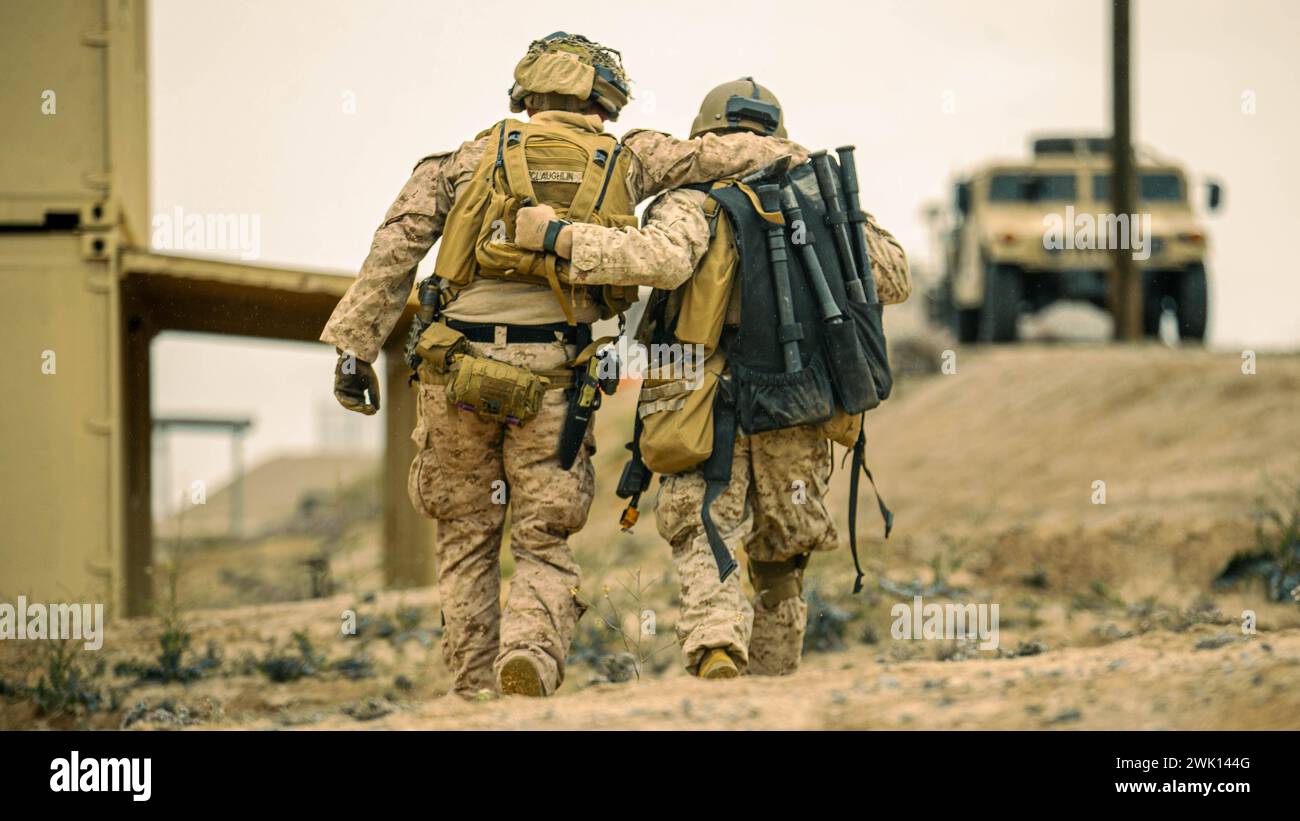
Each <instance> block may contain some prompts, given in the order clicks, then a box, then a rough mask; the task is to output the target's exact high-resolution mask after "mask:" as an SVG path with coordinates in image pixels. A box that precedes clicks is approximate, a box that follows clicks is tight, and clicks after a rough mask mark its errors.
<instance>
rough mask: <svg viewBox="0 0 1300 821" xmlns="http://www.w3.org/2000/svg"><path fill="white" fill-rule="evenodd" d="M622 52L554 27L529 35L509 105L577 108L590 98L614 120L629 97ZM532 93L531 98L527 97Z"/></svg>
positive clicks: (512, 107)
mask: <svg viewBox="0 0 1300 821" xmlns="http://www.w3.org/2000/svg"><path fill="white" fill-rule="evenodd" d="M628 84H629V80H628V77H627V74H626V73H625V72H624V71H623V57H622V55H621V54H619V53H618V52H617V51H615V50H614V49H612V48H606V47H605V46H602V45H600V44H599V43H596V42H593V41H591V40H588V39H587V38H586V37H583V36H582V35H581V34H569V33H567V32H563V31H557V32H555V33H554V34H551V35H548V36H546V37H543V38H542V39H540V40H534V41H533V42H532V43H530V44H529V45H528V53H527V54H525V55H524V58H523V59H522V60H520V61H519V64H518V65H516V66H515V83H514V85H512V86H511V87H510V110H511V111H514V112H516V113H517V112H520V111H523V110H524V109H525V108H529V107H531V108H534V109H559V110H561V111H582V110H584V109H586V108H587V106H589V105H591V104H592V103H595V104H596V105H599V106H600V107H601V108H603V109H605V111H607V112H609V119H611V120H617V119H618V112H619V111H620V110H622V108H623V106H625V105H627V101H628V100H629V99H630V98H631V95H630V94H629V93H628ZM530 98H531V99H530Z"/></svg>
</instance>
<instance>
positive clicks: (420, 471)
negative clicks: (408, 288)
mask: <svg viewBox="0 0 1300 821" xmlns="http://www.w3.org/2000/svg"><path fill="white" fill-rule="evenodd" d="M473 348H474V349H475V352H476V353H477V354H479V355H480V356H489V357H491V358H493V359H496V360H499V361H502V362H509V363H511V364H514V365H525V366H527V367H529V368H532V369H534V370H551V369H557V368H560V367H562V366H563V364H564V362H565V361H566V360H567V359H568V358H569V357H571V356H572V355H573V354H572V348H571V347H570V348H569V349H567V350H566V348H565V346H563V345H561V344H559V343H558V342H557V343H553V344H547V343H540V344H513V345H504V344H503V345H481V344H474V345H473ZM419 392H420V398H419V400H420V401H419V424H418V425H417V426H416V428H415V431H414V433H413V434H412V438H413V439H414V440H415V443H416V445H417V446H418V447H419V452H418V453H417V454H416V456H415V460H414V462H412V464H411V472H410V476H409V480H408V483H407V490H408V492H409V495H410V497H411V502H412V504H414V505H415V507H416V509H417V510H418V511H419V512H421V513H422V514H424V515H425V516H429V517H431V518H433V519H436V520H437V522H438V526H437V531H438V532H437V545H436V552H435V561H436V565H437V571H438V591H439V594H440V598H441V600H442V613H443V622H444V630H443V644H442V651H443V657H444V658H445V659H446V662H447V667H448V669H449V670H450V671H451V673H452V676H453V679H454V681H453V685H452V687H453V690H454V691H455V692H457V693H460V694H462V695H467V694H470V693H474V692H476V691H478V690H481V689H484V688H486V689H489V690H491V689H495V687H496V671H497V670H499V669H500V667H501V666H502V665H503V664H504V663H505V662H506V661H507V660H508V659H509V658H511V657H513V656H515V655H516V654H519V653H523V654H527V656H528V657H529V658H530V659H531V660H532V661H533V662H535V663H536V664H537V665H538V667H539V669H540V670H541V671H542V683H543V687H544V688H545V690H546V692H547V693H551V692H554V691H555V689H556V688H557V687H559V686H560V683H561V682H562V681H563V679H564V658H565V655H566V654H567V653H568V649H569V643H570V641H571V640H572V638H573V631H574V626H575V624H576V623H577V620H578V617H579V615H580V612H579V609H578V604H577V602H576V601H575V599H574V596H573V591H574V590H576V589H577V587H578V563H577V562H576V561H575V560H574V557H573V553H572V551H571V550H570V548H569V545H568V541H567V540H568V536H569V534H571V533H574V532H576V531H577V530H579V529H581V528H582V526H583V525H584V524H586V521H587V511H588V509H589V508H590V507H591V499H592V493H593V489H594V483H595V474H594V471H593V469H592V466H591V454H592V452H594V450H595V440H594V439H593V437H592V434H591V432H590V431H589V432H588V434H587V440H586V443H585V445H584V447H583V448H581V449H580V451H579V454H578V458H577V460H576V461H575V462H574V465H573V467H572V468H571V469H569V470H567V471H566V470H562V469H561V468H560V465H559V462H558V461H557V460H556V453H557V451H558V449H559V442H560V429H561V426H562V425H563V423H564V417H565V414H566V412H567V408H568V403H567V400H566V398H565V396H566V392H565V391H563V390H549V391H546V393H545V398H544V399H543V401H542V408H541V411H540V412H539V413H538V414H537V416H535V417H533V418H532V419H531V420H529V421H528V422H527V423H525V424H524V425H522V426H515V425H507V424H501V423H497V422H492V421H485V420H483V419H480V418H479V417H478V416H477V415H476V414H475V413H474V412H473V411H468V410H463V409H460V408H457V407H456V406H455V405H452V404H450V403H449V402H448V401H447V399H446V396H445V393H444V388H443V386H441V385H425V384H423V383H421V384H420V385H419ZM507 503H508V504H509V510H510V552H511V555H512V556H513V557H514V560H515V575H514V578H513V580H512V581H511V583H510V590H509V594H508V595H507V597H506V602H505V607H504V611H503V608H502V606H501V568H500V556H501V542H502V535H503V529H504V526H505V521H506V509H507Z"/></svg>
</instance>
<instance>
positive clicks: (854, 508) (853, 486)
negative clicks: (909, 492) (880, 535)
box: [849, 423, 894, 593]
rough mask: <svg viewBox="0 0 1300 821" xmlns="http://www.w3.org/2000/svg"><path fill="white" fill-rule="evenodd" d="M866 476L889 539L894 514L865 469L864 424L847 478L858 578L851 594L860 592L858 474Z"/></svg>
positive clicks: (851, 549)
mask: <svg viewBox="0 0 1300 821" xmlns="http://www.w3.org/2000/svg"><path fill="white" fill-rule="evenodd" d="M859 471H861V472H862V473H865V474H867V481H869V482H871V490H872V492H873V493H875V494H876V505H877V506H878V507H879V508H880V518H882V519H884V520H885V538H886V539H888V538H889V531H891V530H893V529H894V514H893V512H892V511H890V509H889V508H888V507H886V506H885V500H884V499H881V498H880V490H879V489H878V488H877V487H876V477H874V476H872V475H871V468H869V467H867V431H866V426H865V423H864V425H863V427H862V428H859V429H858V441H857V442H855V443H854V444H853V473H852V474H851V475H850V476H849V552H851V553H852V554H853V569H854V570H856V571H857V574H858V577H857V578H856V579H854V580H853V592H854V593H859V592H861V591H862V577H863V573H862V564H861V563H860V562H859V561H858V473H859Z"/></svg>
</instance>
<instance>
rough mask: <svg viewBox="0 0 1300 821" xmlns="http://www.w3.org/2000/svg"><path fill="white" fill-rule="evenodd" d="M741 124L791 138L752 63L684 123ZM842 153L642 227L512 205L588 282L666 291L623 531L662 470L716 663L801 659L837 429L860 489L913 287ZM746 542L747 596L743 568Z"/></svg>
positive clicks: (699, 619) (527, 239)
mask: <svg viewBox="0 0 1300 821" xmlns="http://www.w3.org/2000/svg"><path fill="white" fill-rule="evenodd" d="M746 132H750V133H755V134H759V135H762V137H763V139H765V140H773V141H775V140H779V139H782V138H784V137H785V127H784V118H783V114H782V111H781V107H780V104H779V102H778V101H777V100H776V98H775V97H774V96H773V95H772V93H771V92H770V91H768V90H767V89H766V88H764V87H763V86H760V85H758V84H757V83H755V82H754V81H753V80H752V79H751V78H744V79H742V80H738V81H735V82H731V83H724V84H723V85H721V86H718V87H717V88H715V89H713V90H712V91H711V92H709V94H708V95H707V96H706V97H705V99H704V102H703V104H702V105H701V108H700V112H699V115H698V116H697V117H696V119H695V123H694V125H693V126H692V129H691V136H692V137H698V136H701V135H704V134H739V133H746ZM837 153H838V155H839V157H838V161H837V160H836V159H834V158H831V157H830V156H828V155H826V154H825V153H821V152H819V153H818V154H815V155H813V159H812V160H811V161H809V162H806V163H804V162H800V161H799V158H798V157H785V158H782V160H781V161H778V162H777V163H774V164H773V165H772V166H769V167H768V168H766V169H764V170H763V171H761V172H759V173H756V174H753V175H751V176H748V177H745V176H742V175H739V174H738V175H731V176H727V177H721V178H718V179H716V180H713V181H711V182H709V183H707V184H702V185H690V186H685V187H682V188H679V189H678V190H675V191H670V192H667V193H665V194H663V195H661V196H660V197H659V198H658V199H657V200H655V202H654V203H653V204H652V205H651V206H650V208H649V209H648V210H647V212H646V218H645V222H644V226H643V227H642V228H641V229H640V231H633V230H631V229H627V228H609V227H600V226H595V225H572V226H565V225H563V224H562V223H561V222H560V221H559V220H556V219H555V217H554V216H553V215H552V214H550V213H549V209H547V208H545V207H538V208H526V209H522V210H521V211H520V212H519V215H518V219H519V239H518V241H519V242H520V243H521V244H524V243H527V244H530V245H532V246H534V247H541V244H540V241H539V239H538V237H542V236H545V235H550V234H554V235H555V236H556V237H557V240H558V241H557V242H556V243H554V245H555V247H556V248H557V249H558V251H559V252H560V253H561V254H565V255H567V256H569V257H570V258H571V259H572V260H573V261H574V262H575V264H579V263H581V265H582V267H583V268H584V269H585V268H589V269H590V270H589V272H586V273H583V274H582V281H584V282H587V283H599V282H607V281H612V279H611V278H612V277H615V276H616V277H617V279H618V281H619V282H628V281H631V280H630V279H629V277H630V276H631V275H633V274H635V275H638V276H640V277H641V279H640V280H637V281H639V282H640V283H641V284H650V285H654V286H655V287H656V289H657V290H656V291H655V292H654V293H653V295H652V297H651V299H650V302H649V303H648V305H647V307H646V310H645V313H644V314H643V316H642V320H641V323H640V326H639V328H638V330H637V340H638V341H639V342H641V343H642V344H644V345H647V346H649V347H650V351H651V354H652V356H651V362H652V367H651V369H650V371H649V372H648V373H647V374H646V378H645V380H644V382H643V384H642V389H641V395H640V397H639V403H638V414H637V420H636V423H635V424H636V430H635V434H634V440H633V442H632V444H631V445H630V447H631V449H632V452H633V458H632V460H631V461H630V462H629V465H628V468H627V469H625V471H624V476H623V480H622V481H621V482H620V488H619V493H620V495H621V496H625V497H630V498H631V500H632V501H631V503H630V504H629V506H628V510H627V511H626V512H625V514H624V526H625V527H627V526H630V525H631V524H632V523H633V522H635V518H636V504H637V501H638V500H639V497H640V495H641V493H642V492H643V491H645V490H646V489H647V488H648V486H649V479H650V474H651V473H659V474H661V475H663V481H662V483H661V486H660V489H659V494H658V497H657V500H656V506H655V513H656V520H657V523H658V527H659V532H660V534H661V535H663V537H664V538H665V539H667V540H668V541H669V543H670V544H671V545H672V552H673V564H674V567H675V569H676V571H677V574H678V577H679V579H680V581H681V583H682V592H681V598H682V613H681V618H680V620H679V623H678V634H679V635H680V636H681V637H682V645H683V651H684V655H685V663H686V667H687V669H688V670H689V671H690V672H692V673H694V674H696V675H699V676H701V677H704V678H716V677H729V676H735V675H737V674H738V673H740V672H744V671H746V669H748V671H749V672H753V673H760V674H769V675H775V674H784V673H790V672H793V671H794V670H795V669H796V668H797V667H798V664H799V659H800V654H801V651H802V644H803V634H804V629H805V625H806V623H807V604H806V603H805V601H804V599H803V572H804V568H805V567H806V566H807V564H808V560H809V558H810V557H811V555H812V554H813V553H814V552H815V551H819V550H830V549H833V548H835V547H836V546H837V544H838V536H837V535H836V530H835V525H834V521H833V518H832V517H831V515H830V513H829V512H828V511H827V509H826V505H825V499H824V497H825V493H826V489H827V484H828V481H829V478H830V473H831V465H832V463H831V458H832V447H831V442H839V443H840V444H842V445H845V446H848V447H851V448H853V455H854V459H853V461H854V473H853V479H852V480H851V485H852V490H853V498H854V500H855V501H856V496H857V490H858V476H859V473H858V471H859V470H861V471H863V472H866V466H865V462H864V445H865V438H864V435H863V432H862V414H863V413H864V412H865V411H867V410H870V409H871V408H873V407H875V406H876V405H877V404H879V402H880V401H882V400H883V399H885V398H886V397H887V396H888V395H889V391H890V386H891V380H890V374H889V364H888V359H887V357H886V354H885V347H884V333H883V330H882V326H881V306H882V303H896V302H901V301H903V300H904V299H906V298H907V296H908V295H909V294H910V292H911V279H910V275H909V273H908V268H907V260H906V258H905V256H904V254H903V251H902V248H901V247H900V246H899V245H898V243H897V242H896V241H895V240H894V239H893V237H892V236H890V235H889V234H888V233H887V232H886V231H884V229H882V228H880V226H879V225H877V224H876V222H875V220H874V219H873V218H872V217H870V216H869V215H867V214H865V213H863V212H862V211H861V209H860V207H859V205H858V190H857V189H858V186H857V179H856V171H855V168H854V164H853V151H852V149H851V148H844V149H840V150H838V152H837ZM597 262H598V263H599V265H597V264H596V263H597ZM688 272H689V273H688ZM685 276H689V280H688V281H686V283H685V284H684V285H681V286H680V287H677V286H676V285H675V284H674V283H675V282H678V281H681V280H682V279H684V278H685ZM664 349H667V350H668V351H669V352H670V353H671V357H670V358H669V359H668V361H663V360H660V361H658V362H655V359H654V352H655V351H656V350H661V351H662V350H664ZM695 351H702V352H703V361H702V362H700V361H696V358H697V357H696V355H695V354H694V353H693V352H695ZM867 475H868V476H870V474H869V473H867ZM877 500H878V501H879V499H878V497H877ZM855 501H854V502H852V503H851V509H850V520H849V529H850V542H851V545H852V546H853V548H854V551H853V552H854V562H855V566H856V565H857V551H856V535H857V534H856V523H855V516H854V514H855V513H856V509H855V508H856V504H855ZM880 509H881V513H882V515H883V516H885V519H886V535H887V534H888V527H889V522H890V518H891V516H890V514H889V512H888V510H887V509H886V508H885V506H884V504H883V503H880ZM741 547H743V548H744V550H745V552H746V553H747V555H748V575H749V579H750V583H751V586H752V587H753V589H754V598H753V602H752V604H751V602H750V601H749V600H748V599H747V598H746V597H745V595H744V594H743V592H742V590H741V584H740V581H739V579H738V577H737V575H736V574H734V573H733V572H732V571H733V570H734V568H735V567H736V562H735V558H734V556H735V555H736V554H738V553H739V549H740V548H741ZM861 578H862V573H861V570H860V568H859V571H858V582H857V585H856V586H855V587H857V586H860V584H861Z"/></svg>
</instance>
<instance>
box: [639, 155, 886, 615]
mask: <svg viewBox="0 0 1300 821" xmlns="http://www.w3.org/2000/svg"><path fill="white" fill-rule="evenodd" d="M772 182H774V183H776V184H777V185H780V186H782V187H784V188H785V189H786V190H787V191H788V192H789V194H792V195H793V203H789V202H787V203H786V205H785V207H784V208H783V207H781V205H779V204H778V202H777V201H776V200H774V197H775V194H774V191H775V190H777V189H769V190H767V191H762V193H761V194H760V191H761V189H760V188H759V186H754V187H751V186H749V185H745V184H743V183H740V182H737V181H731V180H728V181H722V182H717V183H713V184H712V185H710V186H706V187H701V188H700V189H699V190H705V189H707V191H708V199H707V200H706V201H705V212H706V214H708V215H709V216H710V222H711V225H712V237H711V240H710V245H709V249H708V251H707V252H706V253H705V255H704V257H703V259H702V260H701V262H700V264H699V265H698V266H697V268H696V272H695V275H694V276H693V277H692V279H691V281H690V282H688V283H687V284H686V285H684V286H682V287H681V288H679V289H678V290H676V291H673V292H658V291H657V292H655V294H654V296H653V297H652V301H651V302H650V304H649V305H648V306H647V315H648V317H649V318H648V321H647V324H646V325H643V328H645V327H649V328H651V329H652V330H651V331H650V332H649V333H646V334H642V335H640V336H641V341H642V342H652V343H653V342H659V343H663V342H680V343H690V344H703V345H705V346H706V347H707V348H708V349H709V350H713V348H714V347H716V349H717V353H715V354H713V356H712V357H711V358H713V359H717V358H722V357H725V361H726V367H727V370H728V371H729V373H728V374H727V375H725V376H719V377H717V378H716V380H714V379H710V377H711V376H712V372H713V371H717V370H720V368H716V367H715V368H713V369H706V372H705V381H704V383H703V385H702V387H701V386H696V388H697V389H702V390H704V391H708V392H709V394H711V395H701V396H694V397H693V396H691V395H689V394H688V393H686V391H685V389H683V390H682V391H680V393H681V396H680V398H678V399H671V398H670V395H671V388H670V385H671V384H673V383H671V382H670V380H667V379H665V380H652V379H647V380H646V382H645V383H643V389H642V402H641V405H640V407H639V408H638V427H639V430H638V432H637V434H636V441H634V443H633V446H632V449H633V453H634V458H636V459H640V460H643V462H644V464H645V465H646V466H648V467H649V468H650V469H651V470H655V465H656V464H658V465H659V466H661V467H672V468H673V470H671V471H664V472H678V471H680V470H683V469H687V468H689V467H692V466H695V465H702V470H703V473H704V478H705V481H706V492H705V499H704V506H703V507H704V510H703V513H702V518H703V523H704V527H705V531H706V534H707V536H708V539H709V543H710V546H711V547H712V548H713V550H714V555H715V558H716V559H717V560H718V562H719V569H720V571H721V572H722V574H723V576H724V578H725V575H726V573H728V572H729V570H728V568H727V567H725V566H724V563H726V562H730V561H731V560H730V557H729V553H728V552H727V550H726V548H725V546H724V544H723V542H722V540H721V537H720V534H718V533H717V531H716V529H715V528H714V526H713V522H712V519H711V517H710V515H709V507H710V505H711V503H712V501H713V500H714V499H716V498H717V497H718V496H719V495H721V493H722V492H723V491H724V490H725V489H726V487H727V485H728V483H729V482H730V479H731V460H732V454H733V451H734V443H735V437H736V434H737V432H740V433H743V434H746V435H752V434H757V433H763V432H765V431H771V430H779V429H783V428H789V427H796V426H803V425H811V426H818V427H819V429H820V431H821V432H822V434H823V435H824V436H826V437H827V438H830V439H833V440H835V441H837V442H840V443H841V444H844V445H848V446H852V447H853V450H854V472H853V475H852V479H851V486H852V487H851V491H852V495H851V501H850V519H849V532H850V544H851V546H852V547H853V553H854V563H855V565H857V549H856V522H855V519H856V500H857V485H858V470H859V469H861V470H862V471H863V472H865V473H866V475H867V477H868V478H869V479H871V473H870V471H869V470H868V469H867V467H866V464H865V437H864V434H863V432H862V414H863V413H864V412H865V411H867V410H870V409H872V408H874V407H876V406H877V405H878V404H879V403H880V402H881V401H882V400H883V399H885V398H887V397H888V395H889V393H890V390H891V387H892V377H891V375H890V371H889V360H888V357H887V353H886V350H885V337H884V331H883V328H882V325H881V305H880V303H879V302H876V301H870V302H862V301H855V300H854V298H853V297H852V295H851V292H850V287H849V284H856V283H854V280H855V279H858V272H857V271H856V270H855V268H856V266H855V265H854V264H853V263H849V264H848V265H846V264H845V262H844V261H843V260H842V259H841V254H840V253H837V251H838V250H839V249H838V248H837V237H836V236H835V232H836V231H837V230H838V229H837V228H836V226H837V224H845V223H848V225H847V226H846V228H851V230H854V231H858V232H861V231H862V228H861V226H860V225H859V224H858V223H859V222H861V219H860V218H859V219H855V217H860V212H858V213H856V214H855V213H854V212H855V211H856V207H857V206H856V203H852V204H850V206H849V208H845V207H844V206H843V205H842V204H841V206H840V207H839V208H837V209H830V208H828V207H827V204H826V203H825V202H824V201H823V198H822V194H821V192H820V190H819V187H818V183H817V180H816V178H815V175H814V172H813V170H812V167H811V165H809V164H804V165H802V166H799V167H798V168H796V169H794V170H793V171H791V172H790V173H789V174H788V175H786V176H785V177H783V178H780V179H778V180H774V181H772ZM764 197H766V199H763V198H764ZM791 205H794V206H797V211H796V210H794V209H792V208H791ZM850 209H852V210H850ZM784 212H788V213H790V214H792V215H794V214H797V215H798V217H799V223H800V224H797V225H794V224H788V222H789V221H788V220H787V218H786V213H784ZM837 212H838V213H837ZM843 236H851V235H850V234H848V233H847V232H846V233H845V234H844V235H843ZM807 247H811V248H812V249H813V256H814V257H815V259H814V260H813V262H812V267H810V264H809V262H808V261H807V258H808V256H809V255H808V252H807ZM860 247H861V249H863V251H864V253H865V247H866V245H865V239H864V240H863V242H862V244H861V246H860ZM737 258H738V262H734V261H735V260H736V259H737ZM733 262H734V266H733ZM733 267H734V270H733ZM817 269H820V276H818V275H816V274H815V271H816V270H817ZM867 269H868V273H869V270H870V269H869V264H868V266H867ZM858 281H859V282H860V281H861V280H860V279H858ZM871 292H874V287H872V288H871ZM715 383H716V384H715ZM647 394H648V395H649V397H650V398H651V400H652V401H651V402H647V401H646V398H647ZM705 401H707V402H710V403H711V411H712V412H711V414H709V413H707V412H706V414H705V415H704V416H701V415H700V413H699V412H698V411H699V407H698V406H699V405H700V404H701V402H705ZM674 414H678V416H677V418H673V415H674ZM656 416H658V418H656ZM706 423H707V425H708V426H709V429H708V430H706V431H702V430H699V429H698V428H700V427H701V425H702V424H706ZM688 451H689V453H687V452H688ZM679 457H682V458H679ZM688 462H689V464H687V463H688ZM871 481H872V484H873V487H874V484H875V482H874V479H871ZM877 503H878V504H879V507H880V511H881V515H882V517H883V518H884V519H885V525H886V530H885V532H886V535H888V532H889V529H890V526H891V524H892V514H891V513H890V512H889V510H888V508H886V507H885V505H884V503H883V501H881V500H880V498H879V495H878V494H877ZM731 564H733V565H734V562H731ZM861 578H862V574H861V570H860V567H859V577H858V583H857V584H858V585H859V586H860V584H861ZM855 592H856V590H855Z"/></svg>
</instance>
